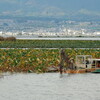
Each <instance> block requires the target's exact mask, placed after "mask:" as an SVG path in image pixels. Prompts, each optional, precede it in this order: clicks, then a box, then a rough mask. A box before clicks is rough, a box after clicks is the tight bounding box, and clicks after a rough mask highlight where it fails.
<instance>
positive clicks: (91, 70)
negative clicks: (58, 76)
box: [64, 68, 100, 74]
mask: <svg viewBox="0 0 100 100" xmlns="http://www.w3.org/2000/svg"><path fill="white" fill-rule="evenodd" d="M97 69H98V68H91V69H77V70H66V71H64V73H73V74H74V73H90V72H93V71H95V70H97ZM99 69H100V68H99Z"/></svg>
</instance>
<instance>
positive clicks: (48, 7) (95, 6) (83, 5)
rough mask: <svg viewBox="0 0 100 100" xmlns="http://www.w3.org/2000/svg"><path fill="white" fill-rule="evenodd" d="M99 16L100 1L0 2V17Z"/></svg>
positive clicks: (21, 0)
mask: <svg viewBox="0 0 100 100" xmlns="http://www.w3.org/2000/svg"><path fill="white" fill-rule="evenodd" d="M77 14H78V15H79V14H83V15H89V16H100V0H0V15H6V16H7V15H11V16H54V17H64V16H69V15H70V16H74V15H77Z"/></svg>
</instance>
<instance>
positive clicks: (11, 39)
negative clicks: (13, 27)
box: [0, 36, 16, 41]
mask: <svg viewBox="0 0 100 100" xmlns="http://www.w3.org/2000/svg"><path fill="white" fill-rule="evenodd" d="M0 41H16V38H15V37H2V36H0Z"/></svg>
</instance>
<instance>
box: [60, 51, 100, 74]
mask: <svg viewBox="0 0 100 100" xmlns="http://www.w3.org/2000/svg"><path fill="white" fill-rule="evenodd" d="M64 62H65V63H67V66H66V67H64ZM64 68H66V69H64ZM88 72H93V73H100V58H96V59H94V58H92V56H91V55H77V56H76V60H75V61H73V59H70V58H69V57H68V55H66V53H65V51H64V50H61V62H60V74H62V73H88Z"/></svg>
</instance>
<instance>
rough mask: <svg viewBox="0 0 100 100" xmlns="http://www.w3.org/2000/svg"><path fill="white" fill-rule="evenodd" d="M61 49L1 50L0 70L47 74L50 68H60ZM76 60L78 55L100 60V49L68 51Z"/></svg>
mask: <svg viewBox="0 0 100 100" xmlns="http://www.w3.org/2000/svg"><path fill="white" fill-rule="evenodd" d="M59 53H60V49H0V70H2V71H11V72H46V71H47V68H48V67H51V66H55V67H58V65H59V63H60V54H59ZM66 54H67V55H69V57H71V58H73V59H74V60H75V57H76V55H92V56H93V58H100V49H66Z"/></svg>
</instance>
